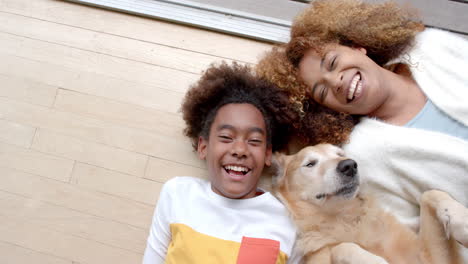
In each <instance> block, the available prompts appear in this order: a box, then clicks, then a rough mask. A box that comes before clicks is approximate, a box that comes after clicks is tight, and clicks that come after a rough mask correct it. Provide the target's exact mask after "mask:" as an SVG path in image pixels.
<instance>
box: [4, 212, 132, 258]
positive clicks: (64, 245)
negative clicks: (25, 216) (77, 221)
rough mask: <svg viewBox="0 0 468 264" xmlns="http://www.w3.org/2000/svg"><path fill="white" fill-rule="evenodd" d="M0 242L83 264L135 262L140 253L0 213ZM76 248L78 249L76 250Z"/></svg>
mask: <svg viewBox="0 0 468 264" xmlns="http://www.w3.org/2000/svg"><path fill="white" fill-rule="evenodd" d="M0 222H1V223H2V224H1V225H0V239H2V240H4V241H5V240H6V241H8V242H9V243H12V244H15V245H18V246H21V247H25V248H29V249H32V250H34V251H38V252H42V253H45V254H50V255H55V256H57V257H60V258H64V259H68V260H72V261H77V262H82V263H87V264H102V263H113V264H128V263H139V262H140V261H141V254H137V253H134V252H131V251H126V250H122V249H119V248H115V247H111V246H108V245H104V244H102V243H98V242H94V241H92V240H88V239H84V238H81V237H77V236H73V235H68V234H64V233H61V232H57V231H54V230H50V229H47V228H43V227H41V226H38V225H36V224H33V223H29V222H20V221H17V219H14V218H12V217H8V216H5V215H1V214H0ZM77 249H79V250H77Z"/></svg>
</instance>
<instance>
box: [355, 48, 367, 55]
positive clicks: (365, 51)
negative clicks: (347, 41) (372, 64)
mask: <svg viewBox="0 0 468 264" xmlns="http://www.w3.org/2000/svg"><path fill="white" fill-rule="evenodd" d="M355 49H357V50H358V51H360V52H361V53H362V54H364V55H366V54H367V50H366V49H365V48H363V47H356V48H355Z"/></svg>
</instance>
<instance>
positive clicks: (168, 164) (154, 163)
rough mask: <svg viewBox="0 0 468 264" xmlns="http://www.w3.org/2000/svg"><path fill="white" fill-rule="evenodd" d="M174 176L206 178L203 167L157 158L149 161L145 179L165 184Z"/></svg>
mask: <svg viewBox="0 0 468 264" xmlns="http://www.w3.org/2000/svg"><path fill="white" fill-rule="evenodd" d="M203 165H204V164H203ZM176 176H192V177H198V178H205V179H206V178H207V177H208V175H207V171H206V169H205V166H203V168H198V167H194V166H189V165H185V164H183V163H179V162H174V161H170V160H162V159H157V158H150V159H149V161H148V167H147V168H146V173H145V178H148V179H152V180H154V181H159V182H166V181H167V180H169V179H171V178H174V177H176Z"/></svg>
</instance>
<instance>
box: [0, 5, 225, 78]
mask: <svg viewBox="0 0 468 264" xmlns="http://www.w3.org/2000/svg"><path fill="white" fill-rule="evenodd" d="M0 32H5V33H10V34H14V35H19V36H24V37H28V38H32V39H36V40H42V41H47V42H52V43H55V44H60V45H64V46H69V47H73V48H77V49H80V50H86V51H92V52H95V53H102V54H106V55H110V56H114V57H118V58H124V59H129V60H134V61H139V62H144V63H148V64H153V65H157V66H162V67H167V68H172V69H178V70H181V71H186V72H191V73H197V74H198V73H200V72H202V71H203V70H204V69H206V68H207V67H208V65H210V64H211V63H213V62H215V61H219V60H220V59H221V58H219V57H215V56H210V55H206V54H201V53H198V52H193V51H188V50H185V49H179V48H172V47H168V46H163V45H158V44H154V43H149V42H146V41H139V40H135V39H130V38H125V37H120V36H116V35H111V34H106V33H99V32H96V31H91V30H86V29H82V28H77V27H73V26H67V25H62V24H57V23H54V22H48V21H44V20H38V19H33V18H29V17H24V16H21V15H14V14H9V13H1V12H0ZM227 61H230V60H227Z"/></svg>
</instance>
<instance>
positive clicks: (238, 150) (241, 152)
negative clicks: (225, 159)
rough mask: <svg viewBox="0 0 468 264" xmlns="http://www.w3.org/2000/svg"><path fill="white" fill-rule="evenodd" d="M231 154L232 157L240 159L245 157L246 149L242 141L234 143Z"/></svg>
mask: <svg viewBox="0 0 468 264" xmlns="http://www.w3.org/2000/svg"><path fill="white" fill-rule="evenodd" d="M231 154H232V155H233V156H234V157H237V158H241V157H245V156H246V155H247V147H246V145H245V142H243V141H235V142H234V146H233V147H232V149H231Z"/></svg>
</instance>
